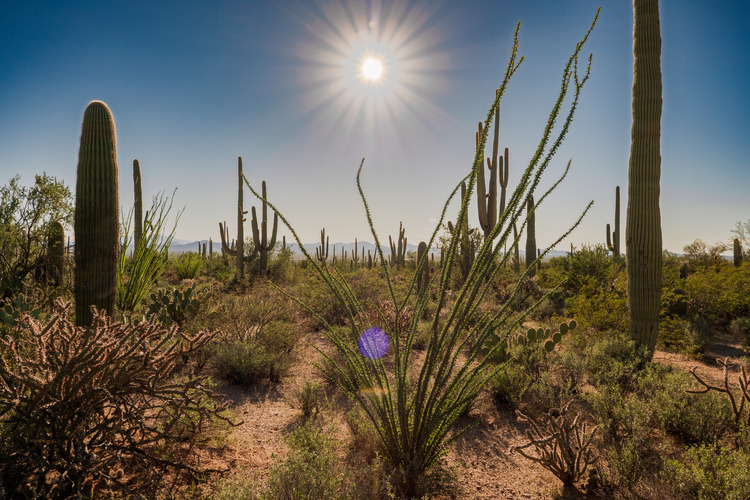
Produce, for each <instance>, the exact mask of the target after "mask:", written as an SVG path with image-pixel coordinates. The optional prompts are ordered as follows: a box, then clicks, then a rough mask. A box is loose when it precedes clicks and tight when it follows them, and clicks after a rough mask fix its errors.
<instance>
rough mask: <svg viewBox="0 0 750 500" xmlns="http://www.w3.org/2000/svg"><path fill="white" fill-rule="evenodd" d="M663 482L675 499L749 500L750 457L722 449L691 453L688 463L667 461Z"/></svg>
mask: <svg viewBox="0 0 750 500" xmlns="http://www.w3.org/2000/svg"><path fill="white" fill-rule="evenodd" d="M663 474H664V478H665V480H666V482H667V484H669V485H670V486H671V487H672V488H673V491H672V492H670V493H671V497H672V498H685V499H688V498H689V499H698V500H740V499H746V498H750V456H748V455H747V454H746V453H744V452H742V451H740V450H730V449H727V448H724V447H722V446H719V445H716V444H712V445H707V444H704V445H700V446H694V447H691V448H689V449H688V451H687V453H686V459H685V460H668V461H667V462H666V464H665V466H664V473H663Z"/></svg>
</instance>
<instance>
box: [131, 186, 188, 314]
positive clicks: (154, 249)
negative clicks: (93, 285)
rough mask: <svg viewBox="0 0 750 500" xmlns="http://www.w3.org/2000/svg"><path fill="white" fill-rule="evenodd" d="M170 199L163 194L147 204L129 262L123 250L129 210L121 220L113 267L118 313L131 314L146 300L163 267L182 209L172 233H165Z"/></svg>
mask: <svg viewBox="0 0 750 500" xmlns="http://www.w3.org/2000/svg"><path fill="white" fill-rule="evenodd" d="M173 201H174V192H173V193H172V198H171V199H169V200H167V198H166V197H165V196H164V193H159V194H158V195H157V196H155V197H154V198H153V200H152V202H151V209H150V210H148V211H147V212H146V217H145V218H144V220H143V224H142V226H141V228H142V229H141V236H140V238H139V240H138V244H137V245H135V247H134V248H133V255H132V257H131V258H130V261H129V262H128V260H127V256H126V253H127V248H128V247H129V246H130V242H131V231H130V224H131V222H132V221H133V211H132V210H131V211H130V213H129V214H128V217H127V221H123V223H122V226H123V230H122V244H121V249H120V259H119V262H118V266H117V281H118V294H117V307H118V308H119V309H120V310H121V311H128V312H133V311H134V310H135V308H136V307H138V306H139V305H140V304H141V302H143V300H144V299H145V298H146V296H147V295H148V293H149V291H150V290H151V288H152V287H153V285H154V283H156V279H157V278H158V277H159V276H161V274H162V273H163V272H164V269H165V268H166V266H167V257H166V255H167V251H168V250H169V246H170V245H171V244H172V239H173V238H174V233H175V231H176V230H177V223H178V222H179V220H180V216H181V215H182V210H181V211H179V212H178V213H177V215H176V216H175V221H174V226H173V227H172V230H171V231H170V232H169V233H168V234H165V225H166V223H167V218H168V217H169V212H171V210H172V203H173Z"/></svg>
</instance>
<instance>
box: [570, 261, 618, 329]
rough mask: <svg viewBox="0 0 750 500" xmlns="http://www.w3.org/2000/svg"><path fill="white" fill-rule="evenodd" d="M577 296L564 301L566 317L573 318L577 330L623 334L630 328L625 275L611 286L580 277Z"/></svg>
mask: <svg viewBox="0 0 750 500" xmlns="http://www.w3.org/2000/svg"><path fill="white" fill-rule="evenodd" d="M582 280H583V282H584V283H583V285H582V286H581V288H580V290H579V291H578V293H577V294H576V295H574V296H573V297H570V298H568V299H567V300H566V301H565V315H566V316H567V317H570V318H575V319H576V321H577V322H578V325H579V329H580V330H584V331H585V330H589V329H593V330H595V331H600V332H613V333H626V332H628V329H629V323H628V304H627V279H626V278H625V275H624V273H620V274H618V278H617V279H616V280H615V281H614V282H613V284H612V285H610V286H605V287H602V286H600V285H599V284H598V283H597V282H596V280H595V279H594V278H591V277H588V278H586V277H584V278H582Z"/></svg>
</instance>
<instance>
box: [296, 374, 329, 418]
mask: <svg viewBox="0 0 750 500" xmlns="http://www.w3.org/2000/svg"><path fill="white" fill-rule="evenodd" d="M290 404H291V406H292V407H293V408H297V409H298V410H300V411H301V412H302V418H303V419H304V420H307V419H309V418H310V417H312V416H313V415H317V414H318V412H320V410H321V408H322V407H323V405H324V404H325V393H324V392H323V388H322V387H321V386H320V382H318V381H315V380H305V383H304V384H303V385H302V386H300V387H297V388H296V389H295V390H294V392H292V397H291V401H290Z"/></svg>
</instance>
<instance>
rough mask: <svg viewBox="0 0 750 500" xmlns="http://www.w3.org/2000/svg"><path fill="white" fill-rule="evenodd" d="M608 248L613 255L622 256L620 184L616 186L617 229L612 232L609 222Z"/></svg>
mask: <svg viewBox="0 0 750 500" xmlns="http://www.w3.org/2000/svg"><path fill="white" fill-rule="evenodd" d="M610 234H611V236H610ZM607 248H608V249H609V251H610V252H612V257H615V258H616V257H619V256H620V186H617V187H616V188H615V230H614V231H613V232H611V233H610V227H609V224H607Z"/></svg>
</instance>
